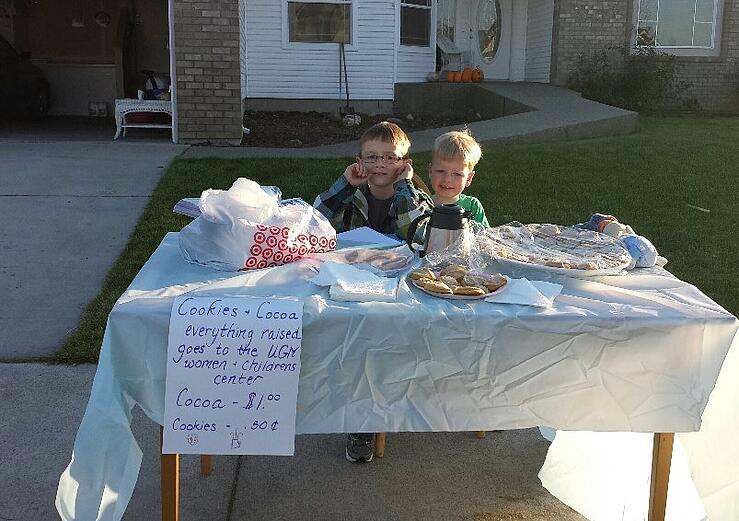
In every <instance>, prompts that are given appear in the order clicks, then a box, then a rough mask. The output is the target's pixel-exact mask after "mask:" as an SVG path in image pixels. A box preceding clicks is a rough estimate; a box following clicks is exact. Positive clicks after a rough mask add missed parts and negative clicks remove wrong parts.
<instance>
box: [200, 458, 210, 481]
mask: <svg viewBox="0 0 739 521" xmlns="http://www.w3.org/2000/svg"><path fill="white" fill-rule="evenodd" d="M211 472H213V457H212V456H211V455H210V454H201V455H200V474H201V475H203V476H210V474H211Z"/></svg>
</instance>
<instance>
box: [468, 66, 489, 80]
mask: <svg viewBox="0 0 739 521" xmlns="http://www.w3.org/2000/svg"><path fill="white" fill-rule="evenodd" d="M470 79H471V80H472V81H474V82H475V83H479V82H481V81H482V80H484V79H485V74H483V72H482V69H480V67H475V68H474V69H472V72H471V73H470Z"/></svg>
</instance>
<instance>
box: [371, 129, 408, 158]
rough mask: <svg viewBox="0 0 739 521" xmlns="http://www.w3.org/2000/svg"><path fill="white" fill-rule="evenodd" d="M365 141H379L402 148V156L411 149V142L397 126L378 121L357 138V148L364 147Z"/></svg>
mask: <svg viewBox="0 0 739 521" xmlns="http://www.w3.org/2000/svg"><path fill="white" fill-rule="evenodd" d="M367 141H381V142H383V143H392V144H393V145H395V146H399V147H402V148H403V155H404V156H405V155H406V154H407V153H408V149H410V148H411V140H410V139H408V135H407V134H406V133H405V132H404V131H403V129H402V128H400V127H399V126H398V125H396V124H395V123H390V122H389V121H380V122H379V123H376V124H374V125H372V126H371V127H370V128H368V129H367V130H365V131H364V133H363V134H362V137H360V138H359V146H360V147H362V146H364V144H365V143H366V142H367Z"/></svg>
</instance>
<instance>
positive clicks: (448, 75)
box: [446, 71, 454, 83]
mask: <svg viewBox="0 0 739 521" xmlns="http://www.w3.org/2000/svg"><path fill="white" fill-rule="evenodd" d="M446 81H448V82H449V83H452V82H453V81H454V71H446Z"/></svg>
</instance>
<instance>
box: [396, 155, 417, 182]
mask: <svg viewBox="0 0 739 521" xmlns="http://www.w3.org/2000/svg"><path fill="white" fill-rule="evenodd" d="M401 179H407V180H408V182H410V181H411V179H413V161H412V160H410V159H406V160H405V161H403V164H401V165H400V166H399V167H398V169H397V170H396V171H395V181H393V183H397V182H398V181H400V180H401Z"/></svg>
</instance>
